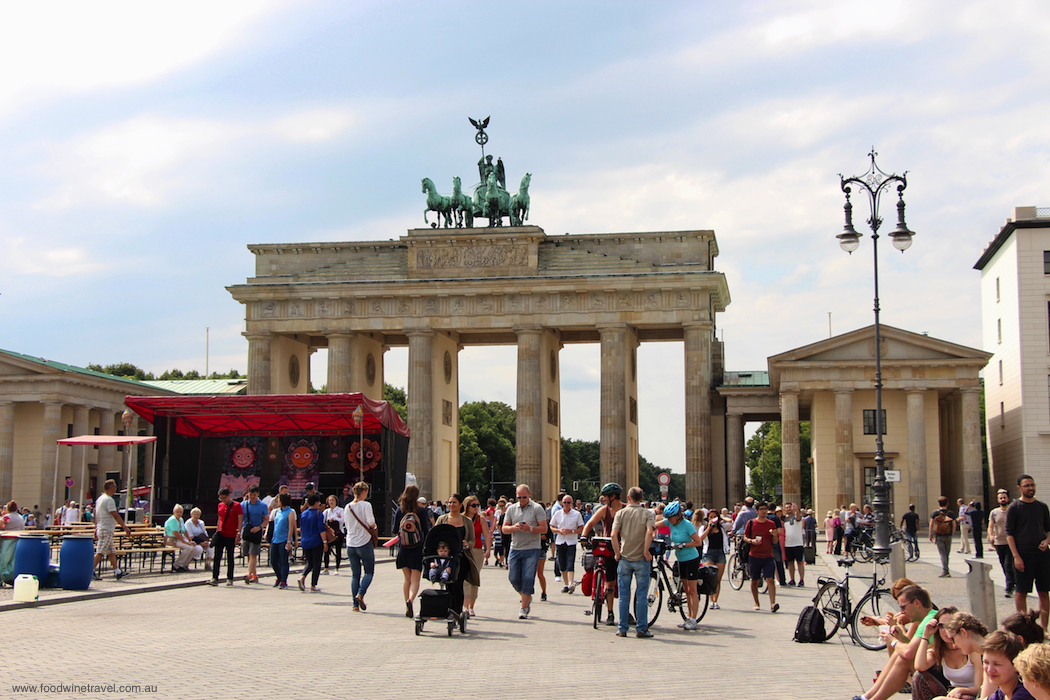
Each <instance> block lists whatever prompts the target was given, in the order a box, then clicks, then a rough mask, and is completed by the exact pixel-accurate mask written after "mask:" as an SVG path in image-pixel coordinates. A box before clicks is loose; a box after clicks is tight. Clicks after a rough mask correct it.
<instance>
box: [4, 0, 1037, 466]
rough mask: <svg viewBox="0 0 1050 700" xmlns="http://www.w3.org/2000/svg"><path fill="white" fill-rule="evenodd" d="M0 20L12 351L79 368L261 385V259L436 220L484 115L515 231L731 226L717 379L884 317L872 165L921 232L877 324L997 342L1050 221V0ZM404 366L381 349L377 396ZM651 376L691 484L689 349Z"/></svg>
mask: <svg viewBox="0 0 1050 700" xmlns="http://www.w3.org/2000/svg"><path fill="white" fill-rule="evenodd" d="M0 12H2V13H3V17H4V21H2V22H0V64H2V65H4V66H5V69H4V72H3V77H2V78H0V154H3V156H2V164H0V348H4V349H7V350H13V351H16V352H22V353H26V354H29V355H33V356H39V357H44V358H47V359H51V360H56V361H60V362H66V363H70V364H75V365H81V366H83V365H86V364H88V363H99V364H103V365H105V364H110V363H115V362H125V361H126V362H132V363H134V364H136V365H138V366H140V367H143V368H145V369H147V370H150V371H153V372H155V373H160V372H163V371H165V370H167V369H171V368H176V367H177V368H179V369H181V370H183V371H188V370H190V369H196V370H198V371H200V372H203V371H204V370H205V368H206V365H207V367H208V368H209V369H210V370H211V371H216V370H218V371H225V370H227V369H230V368H236V369H238V370H240V371H242V372H244V371H246V368H247V341H246V340H245V339H244V338H243V337H242V336H241V332H242V331H243V329H244V310H243V308H242V307H241V306H240V305H239V304H238V303H236V302H235V301H233V299H232V298H231V297H230V295H229V293H228V292H227V291H226V290H225V287H226V286H228V285H232V284H238V283H242V282H244V280H245V279H246V278H247V277H249V276H251V275H252V274H253V266H254V261H253V257H252V255H251V254H250V253H249V252H248V250H247V248H246V246H247V245H249V244H252V243H292V242H320V241H357V240H387V239H397V238H398V237H400V236H404V235H405V233H406V231H407V230H408V229H410V228H418V227H420V226H422V225H423V222H422V210H423V208H424V201H425V196H424V195H423V194H421V192H420V189H419V182H420V179H421V178H423V177H429V178H431V179H432V180H434V181H435V182H438V183H439V187H440V183H442V182H448V183H450V184H449V189H451V180H452V177H453V176H454V175H459V176H461V177H463V178H464V182H468V181H473V180H472V179H471V177H470V176H471V174H472V173H475V172H476V162H477V159H478V157H479V151H478V146H477V145H476V144H475V143H474V129H473V127H472V126H471V125H470V123H469V122H468V120H467V119H468V117H474V118H481V117H485V116H491V122H490V125H489V128H488V134H489V137H490V141H489V144H488V146H487V148H486V153H490V154H493V155H496V156H499V157H501V158H502V159H503V161H504V163H505V164H506V168H507V180H508V184H512V183H517V182H518V181H519V180H520V178H521V176H522V174H524V173H525V172H526V171H527V172H530V173H532V183H531V187H530V196H531V201H532V206H531V214H530V220H529V223H530V224H533V225H537V226H540V227H541V228H543V229H544V230H545V231H546V232H547V233H548V234H559V235H560V234H564V233H574V234H578V233H616V232H634V231H662V230H695V229H713V230H714V231H715V235H716V237H717V240H718V245H719V249H720V255H719V257H718V258H716V259H715V267H716V269H718V270H720V271H722V272H724V273H725V275H726V277H727V280H728V284H729V289H730V294H731V297H732V303H731V304H730V306H729V307H728V309H727V310H726V312H725V313H723V314H720V315H719V316H718V318H717V325H718V334H719V337H720V338H722V339H723V340H724V342H725V348H726V364H727V367H728V369H730V370H755V369H765V368H766V358H767V357H769V356H770V355H775V354H777V353H780V352H784V351H786V350H789V349H792V348H795V347H799V346H802V345H806V344H809V343H812V342H816V341H818V340H820V339H823V338H826V337H828V335H829V326H830V332H832V333H834V334H839V333H844V332H847V331H850V330H854V329H856V328H860V327H863V326H867V325H870V324H871V323H872V321H873V316H872V283H873V274H872V272H873V270H872V268H873V265H872V257H871V256H872V247H871V240H870V238H865V239H863V241H862V243H861V248H860V249H859V250H858V251H857V252H856V253H854V254H852V255H847V254H846V253H844V252H842V251H841V250H840V248H839V246H838V244H837V241H836V239H835V236H836V235H837V234H838V233H839V232H840V231H841V229H842V225H843V214H842V205H843V203H844V198H843V194H842V192H841V189H840V180H839V176H840V174H841V175H845V176H847V177H848V176H850V175H859V174H862V173H864V172H865V171H866V170H867V168H868V166H869V161H868V156H867V154H868V153H869V151H870V150H871V149H872V148H873V147H874V149H875V151H876V152H877V153H878V156H877V160H878V164H879V166H880V167H881V168H882V169H883V170H884V171H886V172H893V173H897V174H903V173H904V172H905V171H907V180H908V187H907V190H906V191H905V193H904V194H905V201H906V203H907V222H908V225H909V227H910V228H911V229H912V230H914V231H915V232H916V236H915V239H914V244H913V246H912V248H911V249H910V250H908V251H907V252H906V253H904V254H903V255H902V254H901V253H899V252H897V251H895V250H894V249H893V248H892V247H891V246H890V245H889V240H888V239H887V238H886V237H883V238H882V239H881V240H880V243H881V245H880V247H879V269H880V278H879V282H880V297H881V306H882V321H883V323H886V324H888V325H892V326H897V327H900V328H905V329H908V330H912V331H916V332H928V333H929V334H930V335H931V336H934V337H938V338H942V339H945V340H948V341H951V342H955V343H960V344H963V345H968V346H971V347H978V348H979V347H980V346H981V328H980V318H981V317H980V299H979V280H980V273H979V272H977V271H976V270H973V269H972V268H973V264H974V263H975V262H976V261H977V259H978V257H979V256H980V254H981V251H982V250H983V249H984V247H985V246H986V245H987V244H988V243H989V242H990V241H991V239H992V238H993V237H994V236H995V234H996V233H997V232H998V230H999V228H1000V227H1001V226H1002V224H1003V223H1004V222H1005V220H1006V219H1007V218H1008V217H1010V216H1012V212H1013V208H1014V207H1016V206H1033V205H1034V206H1043V205H1047V206H1050V193H1048V192H1047V175H1048V172H1050V129H1047V128H1046V123H1047V116H1046V115H1047V114H1050V70H1048V68H1050V6H1048V5H1046V4H1045V3H1038V2H1008V1H1004V2H997V3H989V2H964V1H960V0H954V1H952V2H935V1H931V2H922V3H915V2H894V1H892V0H888V1H886V2H880V3H866V4H862V3H834V4H833V3H826V2H792V1H789V0H777V1H776V2H745V3H728V2H726V3H716V2H661V3H651V2H645V3H643V2H630V3H628V2H571V3H566V2H529V3H490V4H487V5H478V4H476V3H447V4H443V5H442V6H441V10H440V11H438V10H436V9H435V6H434V5H433V4H429V3H428V4H423V3H405V2H308V1H305V0H297V1H296V2H236V1H233V0H230V1H225V2H222V3H214V2H207V3H205V2H180V3H177V4H176V3H140V2H126V3H118V2H99V3H78V2H69V3H48V4H47V5H46V6H45V5H41V4H39V3H14V2H3V3H0ZM855 204H856V207H855V210H854V223H855V225H856V226H857V228H858V230H862V231H863V230H865V229H864V228H863V224H864V220H865V218H867V215H868V213H869V211H868V210H867V204H866V203H864V202H862V201H857V198H855ZM894 204H895V202H894V200H893V199H892V198H890V199H888V200H886V201H885V202H884V204H883V207H882V210H881V212H880V213H881V214H882V216H883V217H884V218H885V219H886V220H887V224H886V225H884V227H883V232H884V233H885V232H887V231H888V230H890V229H891V228H893V225H894V224H895V220H894V218H893V217H894V215H895V213H896V212H895V209H894ZM206 329H207V330H206ZM206 341H207V344H206ZM206 348H207V350H206ZM313 357H314V359H313V363H312V368H311V372H312V379H313V383H314V384H315V386H320V385H322V384H323V383H324V375H325V362H326V355H325V352H324V351H321V352H318V353H316V354H315V355H314V356H313ZM407 360H408V357H407V350H405V349H399V348H395V349H392V350H391V351H390V352H388V353H387V355H386V363H387V364H386V368H387V374H386V380H387V381H388V382H389V383H391V384H394V385H396V386H406V384H407ZM598 360H599V355H598V347H597V345H569V346H566V348H565V349H564V350H563V351H562V357H561V366H562V416H563V426H562V430H563V435H564V436H565V437H569V438H576V439H584V440H596V439H597V438H598V432H599V430H598V420H599V419H598V405H599V380H600V373H599V362H598ZM460 363H461V368H462V369H461V385H460V397H461V400H462V401H503V402H505V403H508V404H510V405H512V406H513V405H514V402H515V378H514V377H515V375H514V372H515V349H514V348H513V347H509V346H508V347H481V348H478V347H470V348H467V349H465V350H463V351H462V352H461V353H460ZM638 364H639V397H638V398H639V430H640V452H641V454H642V455H643V456H645V457H646V458H647V459H649V460H650V461H651V462H653V463H655V464H657V465H659V466H660V467H662V468H665V469H668V470H671V471H677V472H681V471H684V454H685V447H684V417H683V410H684V390H683V349H682V345H681V343H648V344H645V345H643V346H642V347H641V348H640V349H639V353H638ZM468 368H469V370H468Z"/></svg>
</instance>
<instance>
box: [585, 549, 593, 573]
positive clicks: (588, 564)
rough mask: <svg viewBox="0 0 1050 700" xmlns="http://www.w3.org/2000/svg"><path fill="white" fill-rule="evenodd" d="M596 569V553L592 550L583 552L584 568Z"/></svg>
mask: <svg viewBox="0 0 1050 700" xmlns="http://www.w3.org/2000/svg"><path fill="white" fill-rule="evenodd" d="M592 569H594V555H593V554H591V553H590V552H584V553H583V570H584V571H591V570H592Z"/></svg>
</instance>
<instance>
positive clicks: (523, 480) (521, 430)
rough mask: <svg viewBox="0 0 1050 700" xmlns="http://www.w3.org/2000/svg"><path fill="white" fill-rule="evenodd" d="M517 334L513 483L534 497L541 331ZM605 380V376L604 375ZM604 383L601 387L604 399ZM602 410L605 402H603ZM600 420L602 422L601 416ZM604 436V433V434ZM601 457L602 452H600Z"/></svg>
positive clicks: (539, 458)
mask: <svg viewBox="0 0 1050 700" xmlns="http://www.w3.org/2000/svg"><path fill="white" fill-rule="evenodd" d="M514 332H515V333H517V334H518V395H517V404H518V431H517V445H516V447H517V459H516V470H515V471H516V475H515V480H516V481H517V482H518V483H519V484H528V485H529V487H530V488H531V489H532V491H533V493H535V494H539V493H540V492H541V488H542V481H541V473H542V462H543V415H544V413H545V412H546V406H540V400H541V398H542V392H541V386H540V382H541V379H542V378H541V377H540V336H541V334H542V333H543V329H542V328H540V327H539V326H537V327H535V328H515V329H514ZM603 377H604V374H603ZM604 387H605V384H604V382H603V383H602V388H603V396H604ZM602 405H603V406H604V400H603V402H602ZM602 415H603V419H604V413H603V414H602ZM602 434H603V436H604V431H603V433H602ZM603 454H604V451H603Z"/></svg>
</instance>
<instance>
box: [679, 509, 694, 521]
mask: <svg viewBox="0 0 1050 700" xmlns="http://www.w3.org/2000/svg"><path fill="white" fill-rule="evenodd" d="M682 516H683V517H685V519H686V520H692V519H693V511H691V510H687V511H686V512H684V513H682Z"/></svg>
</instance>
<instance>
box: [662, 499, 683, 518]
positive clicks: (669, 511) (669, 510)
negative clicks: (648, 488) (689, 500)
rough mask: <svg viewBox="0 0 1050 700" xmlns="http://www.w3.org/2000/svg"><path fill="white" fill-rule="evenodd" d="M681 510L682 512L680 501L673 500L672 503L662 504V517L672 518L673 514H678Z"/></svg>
mask: <svg viewBox="0 0 1050 700" xmlns="http://www.w3.org/2000/svg"><path fill="white" fill-rule="evenodd" d="M681 512H682V503H681V501H675V502H674V503H672V504H670V505H666V506H664V517H665V518H673V517H674V516H676V515H678V514H680V513H681Z"/></svg>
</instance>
